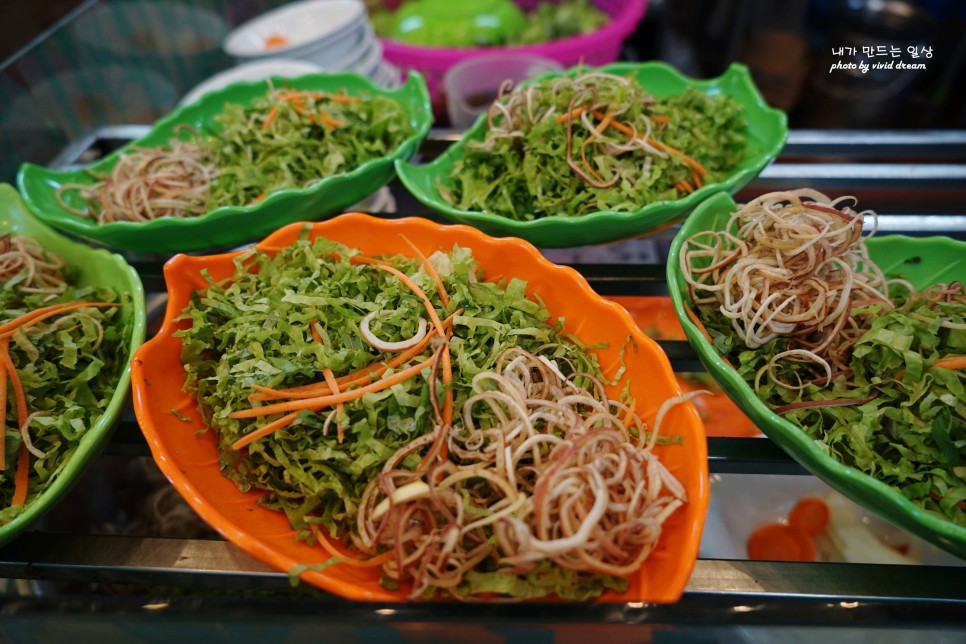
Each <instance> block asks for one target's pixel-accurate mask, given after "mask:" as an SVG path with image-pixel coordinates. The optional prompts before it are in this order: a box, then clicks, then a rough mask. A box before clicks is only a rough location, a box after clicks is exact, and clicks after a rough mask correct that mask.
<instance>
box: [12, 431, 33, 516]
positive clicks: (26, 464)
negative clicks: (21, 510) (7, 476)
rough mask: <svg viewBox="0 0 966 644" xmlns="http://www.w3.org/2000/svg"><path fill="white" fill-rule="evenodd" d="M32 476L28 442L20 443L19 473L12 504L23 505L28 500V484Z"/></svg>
mask: <svg viewBox="0 0 966 644" xmlns="http://www.w3.org/2000/svg"><path fill="white" fill-rule="evenodd" d="M29 476H30V452H28V451H27V444H26V443H21V444H20V453H19V454H17V473H16V474H15V475H14V488H13V498H12V499H11V500H10V504H11V505H23V504H24V502H25V501H26V500H27V485H28V483H29V481H28V478H29Z"/></svg>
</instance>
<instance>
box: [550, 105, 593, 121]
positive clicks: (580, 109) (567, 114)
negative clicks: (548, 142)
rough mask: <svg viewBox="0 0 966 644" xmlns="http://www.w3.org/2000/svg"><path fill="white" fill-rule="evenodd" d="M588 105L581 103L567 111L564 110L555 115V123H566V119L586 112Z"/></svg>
mask: <svg viewBox="0 0 966 644" xmlns="http://www.w3.org/2000/svg"><path fill="white" fill-rule="evenodd" d="M588 107H589V106H588V105H582V106H580V107H575V108H574V109H572V110H570V111H569V112H564V113H563V114H561V115H560V116H558V117H557V123H566V122H567V119H571V118H573V119H575V118H577V117H578V116H580V115H581V114H583V113H584V112H586V111H587V108H588Z"/></svg>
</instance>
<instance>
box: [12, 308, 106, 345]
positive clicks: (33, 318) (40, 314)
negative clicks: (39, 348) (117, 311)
mask: <svg viewBox="0 0 966 644" xmlns="http://www.w3.org/2000/svg"><path fill="white" fill-rule="evenodd" d="M89 306H92V307H102V306H121V305H120V303H118V302H70V303H67V304H52V305H50V306H44V307H41V308H39V309H34V310H33V311H30V312H29V313H24V314H23V315H21V316H20V317H16V318H14V319H12V320H9V321H8V322H4V323H3V324H0V338H9V337H10V336H11V335H13V332H14V331H16V330H17V329H18V328H21V329H25V328H28V327H31V326H33V325H35V324H37V323H38V322H42V321H43V320H46V319H47V318H51V317H53V316H55V315H57V314H58V313H64V312H66V311H73V310H74V309H83V308H86V307H89Z"/></svg>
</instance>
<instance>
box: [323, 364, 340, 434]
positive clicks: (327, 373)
mask: <svg viewBox="0 0 966 644" xmlns="http://www.w3.org/2000/svg"><path fill="white" fill-rule="evenodd" d="M322 375H323V376H324V377H325V382H326V384H328V385H329V390H330V391H332V395H334V396H338V395H339V394H340V393H342V392H340V391H339V383H337V382H336V381H335V374H334V373H332V370H331V369H329V368H328V367H326V368H325V369H323V370H322ZM344 410H345V405H344V404H343V403H336V405H335V413H336V417H335V418H336V420H335V428H336V432H337V436H338V439H339V444H340V445H341V444H342V439H343V438H344V435H343V433H342V413H343V412H344Z"/></svg>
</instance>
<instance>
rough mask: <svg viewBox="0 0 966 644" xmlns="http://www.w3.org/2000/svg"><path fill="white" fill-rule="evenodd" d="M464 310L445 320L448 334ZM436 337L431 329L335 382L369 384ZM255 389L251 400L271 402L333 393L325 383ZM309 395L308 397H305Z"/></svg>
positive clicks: (347, 385) (345, 384)
mask: <svg viewBox="0 0 966 644" xmlns="http://www.w3.org/2000/svg"><path fill="white" fill-rule="evenodd" d="M462 312H463V309H458V310H456V311H454V312H453V314H452V315H450V316H449V317H448V318H446V319H445V320H443V327H444V328H446V329H447V334H448V333H449V329H451V328H452V326H453V318H455V317H456V316H457V315H459V314H461V313H462ZM435 335H436V329H435V328H433V329H430V331H429V333H427V334H426V337H425V338H423V339H422V340H420V341H419V344H416V345H414V346H412V347H410V348H409V349H406V350H405V351H404V352H402V353H400V354H398V355H396V356H393V357H392V358H390V359H389V360H386V361H384V362H376V363H373V364H371V365H369V366H368V367H363V368H362V369H360V370H359V371H354V372H352V373H350V374H346V375H344V376H339V377H338V378H336V379H335V381H336V382H337V383H338V384H339V386H340V387H351V386H352V385H358V384H363V383H366V382H369V379H370V378H371V377H372V376H373V375H376V376H381V375H382V374H383V373H384V372H385V371H386V370H387V369H395V368H396V367H398V366H399V365H401V364H403V363H405V362H407V361H409V360H410V359H411V358H414V357H415V356H418V355H419V354H420V353H422V352H423V351H424V350H425V349H426V347H427V346H428V345H429V341H430V340H431V339H432V338H433V336H435ZM254 388H255V389H256V390H257V391H258V392H259V393H258V394H254V395H252V396H249V397H248V399H249V400H271V399H278V398H298V397H305V398H310V397H312V396H320V395H323V394H328V393H332V390H331V389H330V388H329V385H328V384H327V383H325V382H314V383H311V384H308V385H299V386H298V387H289V388H288V389H272V388H270V387H263V386H261V385H255V386H254ZM305 394H307V395H305Z"/></svg>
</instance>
